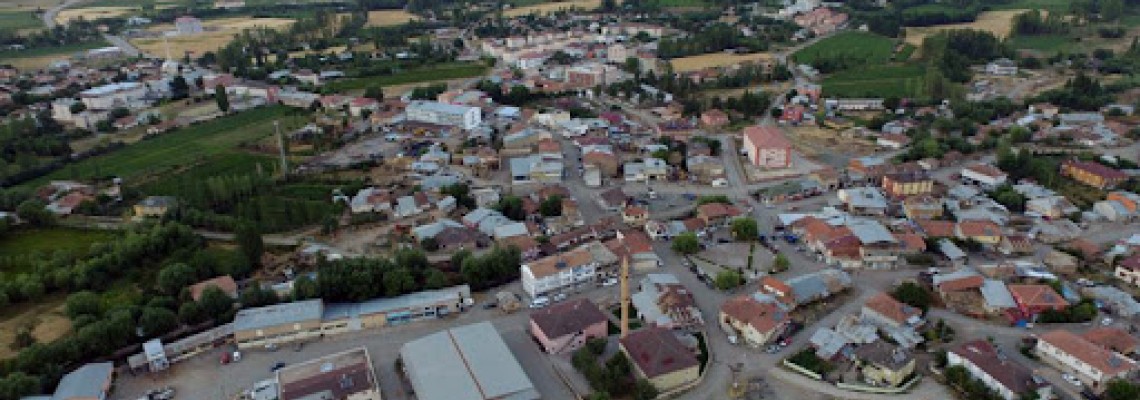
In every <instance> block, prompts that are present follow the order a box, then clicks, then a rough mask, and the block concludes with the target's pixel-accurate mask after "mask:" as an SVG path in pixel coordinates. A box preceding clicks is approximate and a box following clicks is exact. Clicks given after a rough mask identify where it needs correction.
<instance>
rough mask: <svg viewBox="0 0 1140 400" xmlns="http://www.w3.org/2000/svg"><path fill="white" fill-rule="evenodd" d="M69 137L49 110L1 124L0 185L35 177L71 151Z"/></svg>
mask: <svg viewBox="0 0 1140 400" xmlns="http://www.w3.org/2000/svg"><path fill="white" fill-rule="evenodd" d="M68 142H69V140H68V137H67V136H65V135H64V134H63V129H61V127H60V126H59V124H58V123H56V122H55V120H54V119H52V118H51V115H50V114H48V113H40V114H37V115H36V116H35V117H26V118H21V119H12V120H9V121H8V122H7V123H4V124H2V125H0V186H6V185H13V184H16V183H19V182H22V181H24V180H27V179H31V178H34V177H36V176H38V175H40V174H42V173H44V172H47V170H48V168H45V167H49V166H50V165H51V164H52V163H53V162H54V163H58V160H60V159H61V158H63V157H66V156H68V155H70V154H71V146H70V145H69V144H68Z"/></svg>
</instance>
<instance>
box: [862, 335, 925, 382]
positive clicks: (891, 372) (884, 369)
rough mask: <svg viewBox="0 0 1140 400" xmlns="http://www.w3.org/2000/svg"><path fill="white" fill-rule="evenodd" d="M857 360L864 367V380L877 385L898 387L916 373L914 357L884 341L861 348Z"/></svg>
mask: <svg viewBox="0 0 1140 400" xmlns="http://www.w3.org/2000/svg"><path fill="white" fill-rule="evenodd" d="M855 359H857V360H859V363H860V364H861V365H862V369H861V371H862V372H863V379H864V380H865V381H867V382H868V383H872V384H875V385H884V386H889V387H897V386H899V385H901V384H903V383H904V381H903V380H904V379H906V378H907V377H909V376H911V374H913V373H914V356H913V355H912V354H910V353H909V352H907V351H906V350H904V349H902V348H899V347H897V346H895V345H893V344H889V343H887V342H886V341H883V340H880V341H876V342H874V343H869V344H865V345H862V346H859V348H857V349H855Z"/></svg>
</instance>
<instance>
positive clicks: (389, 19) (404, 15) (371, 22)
mask: <svg viewBox="0 0 1140 400" xmlns="http://www.w3.org/2000/svg"><path fill="white" fill-rule="evenodd" d="M419 20H420V16H418V15H415V14H412V13H409V12H407V11H404V10H381V11H369V12H368V23H367V24H366V26H380V27H383V26H396V25H403V24H406V23H408V22H411V21H419Z"/></svg>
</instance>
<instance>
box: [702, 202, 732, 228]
mask: <svg viewBox="0 0 1140 400" xmlns="http://www.w3.org/2000/svg"><path fill="white" fill-rule="evenodd" d="M743 214H744V213H743V212H742V211H740V209H739V208H736V206H733V205H730V204H722V203H706V204H701V205H699V206H697V218H700V219H701V220H703V221H704V222H705V225H706V226H727V225H728V224H729V222H731V221H732V219H734V218H736V217H739V216H741V215H743Z"/></svg>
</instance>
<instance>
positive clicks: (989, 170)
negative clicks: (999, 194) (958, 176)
mask: <svg viewBox="0 0 1140 400" xmlns="http://www.w3.org/2000/svg"><path fill="white" fill-rule="evenodd" d="M966 169H968V170H971V171H974V172H975V173H977V174H979V175H985V176H988V177H991V178H1000V177H1003V176H1006V174H1005V172H1002V170H1000V169H997V167H994V166H992V165H989V164H974V165H971V166H968V167H966Z"/></svg>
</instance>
